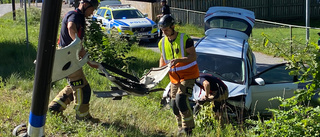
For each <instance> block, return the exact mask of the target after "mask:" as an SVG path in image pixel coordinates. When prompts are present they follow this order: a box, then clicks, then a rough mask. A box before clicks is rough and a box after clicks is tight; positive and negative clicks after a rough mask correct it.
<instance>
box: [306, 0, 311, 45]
mask: <svg viewBox="0 0 320 137" xmlns="http://www.w3.org/2000/svg"><path fill="white" fill-rule="evenodd" d="M309 27H310V0H306V41H307V45H308V43H309Z"/></svg>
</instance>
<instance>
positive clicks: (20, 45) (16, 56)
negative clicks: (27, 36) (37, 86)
mask: <svg viewBox="0 0 320 137" xmlns="http://www.w3.org/2000/svg"><path fill="white" fill-rule="evenodd" d="M36 56H37V52H36V49H35V46H34V45H32V44H29V46H28V47H27V45H26V43H25V42H24V41H14V42H12V41H1V42H0V58H1V59H0V76H1V77H2V78H3V79H6V78H8V77H10V76H11V75H12V74H19V76H20V77H21V78H32V77H33V75H34V70H35V65H34V64H33V61H34V60H35V59H36Z"/></svg>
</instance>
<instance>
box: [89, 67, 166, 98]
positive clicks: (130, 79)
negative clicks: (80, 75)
mask: <svg viewBox="0 0 320 137" xmlns="http://www.w3.org/2000/svg"><path fill="white" fill-rule="evenodd" d="M91 63H95V62H91ZM98 65H99V68H98V69H99V70H100V71H101V73H100V75H102V76H104V77H106V78H108V79H109V80H110V81H111V82H112V83H113V84H115V85H116V86H117V87H112V88H111V91H93V93H94V94H96V95H97V97H101V98H111V97H114V99H121V98H117V97H122V96H126V95H137V96H143V95H147V94H149V93H150V92H156V91H163V90H164V89H163V88H156V89H153V88H154V87H155V86H156V85H157V84H158V83H159V82H160V81H161V80H162V79H163V78H164V77H165V76H166V74H167V73H168V72H169V70H170V64H168V65H166V66H163V67H160V68H151V69H150V70H149V72H148V73H146V74H145V75H144V76H142V77H141V78H140V79H138V78H136V77H135V76H132V75H130V74H128V73H125V72H123V71H121V70H119V69H117V68H114V67H112V66H109V65H107V64H98ZM107 70H109V71H112V72H114V73H116V74H119V75H120V76H122V77H117V76H113V75H111V74H110V73H108V71H107Z"/></svg>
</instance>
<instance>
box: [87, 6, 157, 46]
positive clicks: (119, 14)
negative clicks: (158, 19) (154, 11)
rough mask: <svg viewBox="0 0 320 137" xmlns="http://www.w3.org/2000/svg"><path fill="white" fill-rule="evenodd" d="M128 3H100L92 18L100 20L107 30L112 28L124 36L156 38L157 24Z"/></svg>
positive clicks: (109, 31)
mask: <svg viewBox="0 0 320 137" xmlns="http://www.w3.org/2000/svg"><path fill="white" fill-rule="evenodd" d="M147 16H148V14H142V13H141V12H140V11H139V10H138V9H136V8H134V7H132V6H130V4H120V5H119V4H117V5H105V6H103V5H100V7H99V9H98V10H97V12H96V13H95V14H94V16H93V19H94V20H97V21H100V22H101V23H102V27H103V28H104V29H105V30H106V31H107V32H108V33H112V32H111V31H112V30H114V31H116V32H118V33H119V34H120V35H123V36H125V37H131V36H133V35H134V36H137V37H138V38H147V39H150V40H157V38H158V26H157V24H156V23H155V22H154V21H152V20H151V19H149V18H148V17H147Z"/></svg>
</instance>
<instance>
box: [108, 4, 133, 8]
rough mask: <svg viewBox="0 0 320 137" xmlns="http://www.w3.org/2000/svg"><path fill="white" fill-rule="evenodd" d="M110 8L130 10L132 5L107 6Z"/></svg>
mask: <svg viewBox="0 0 320 137" xmlns="http://www.w3.org/2000/svg"><path fill="white" fill-rule="evenodd" d="M106 7H109V8H130V7H131V5H130V4H114V5H106Z"/></svg>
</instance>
